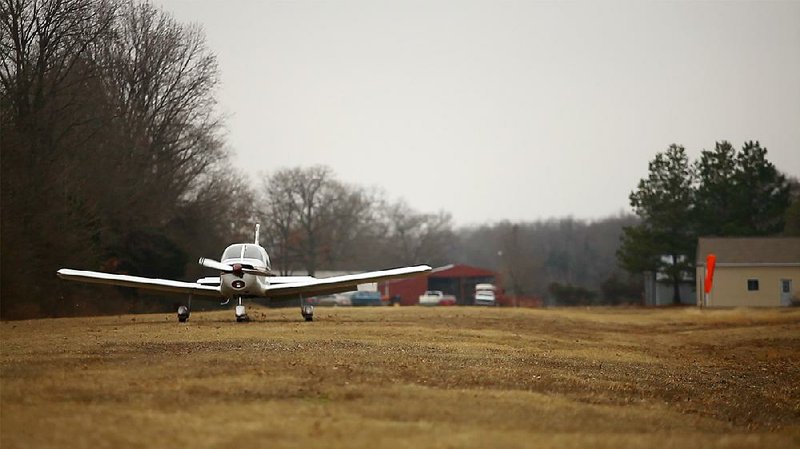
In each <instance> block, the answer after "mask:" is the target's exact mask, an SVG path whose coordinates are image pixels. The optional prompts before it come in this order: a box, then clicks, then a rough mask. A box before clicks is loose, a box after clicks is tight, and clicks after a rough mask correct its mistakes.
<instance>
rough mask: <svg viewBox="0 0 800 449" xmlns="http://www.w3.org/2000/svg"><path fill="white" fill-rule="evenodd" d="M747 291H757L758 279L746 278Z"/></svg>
mask: <svg viewBox="0 0 800 449" xmlns="http://www.w3.org/2000/svg"><path fill="white" fill-rule="evenodd" d="M747 291H749V292H757V291H758V279H748V280H747Z"/></svg>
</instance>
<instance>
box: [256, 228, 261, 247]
mask: <svg viewBox="0 0 800 449" xmlns="http://www.w3.org/2000/svg"><path fill="white" fill-rule="evenodd" d="M260 229H261V225H260V224H258V223H256V245H258V231H259V230H260Z"/></svg>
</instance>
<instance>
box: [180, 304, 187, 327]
mask: <svg viewBox="0 0 800 449" xmlns="http://www.w3.org/2000/svg"><path fill="white" fill-rule="evenodd" d="M188 319H189V308H188V307H186V306H180V307H178V322H180V323H185V322H186V320H188Z"/></svg>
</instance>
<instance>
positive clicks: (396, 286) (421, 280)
mask: <svg viewBox="0 0 800 449" xmlns="http://www.w3.org/2000/svg"><path fill="white" fill-rule="evenodd" d="M498 279H499V275H498V274H497V273H496V272H494V271H491V270H486V269H484V268H478V267H473V266H469V265H453V264H451V265H445V266H443V267H438V268H434V269H433V270H431V272H430V273H429V274H428V275H427V276H416V277H412V278H407V279H398V280H394V281H388V282H381V283H380V284H378V290H379V291H380V292H381V294H382V295H383V296H385V297H392V296H399V297H400V304H402V305H404V306H411V305H416V304H417V302H418V300H419V296H420V295H422V294H423V293H425V291H426V290H441V291H443V292H444V293H446V294H450V295H454V296H455V297H456V303H457V304H460V305H472V304H474V302H475V285H477V284H485V283H487V284H497V281H498Z"/></svg>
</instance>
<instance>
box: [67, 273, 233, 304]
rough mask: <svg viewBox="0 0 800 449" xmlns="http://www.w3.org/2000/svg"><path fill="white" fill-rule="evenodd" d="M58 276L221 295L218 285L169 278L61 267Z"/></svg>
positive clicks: (74, 279)
mask: <svg viewBox="0 0 800 449" xmlns="http://www.w3.org/2000/svg"><path fill="white" fill-rule="evenodd" d="M57 273H58V277H60V278H61V279H66V280H69V281H78V282H89V283H92V284H107V285H116V286H119V287H134V288H144V289H147V290H157V291H161V292H168V293H185V294H192V295H203V296H216V297H221V296H222V293H220V288H219V285H216V286H214V285H202V284H200V283H194V282H182V281H172V280H169V279H152V278H145V277H140V276H128V275H124V274H110V273H101V272H98V271H81V270H71V269H69V268H62V269H60V270H58V272H57Z"/></svg>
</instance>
